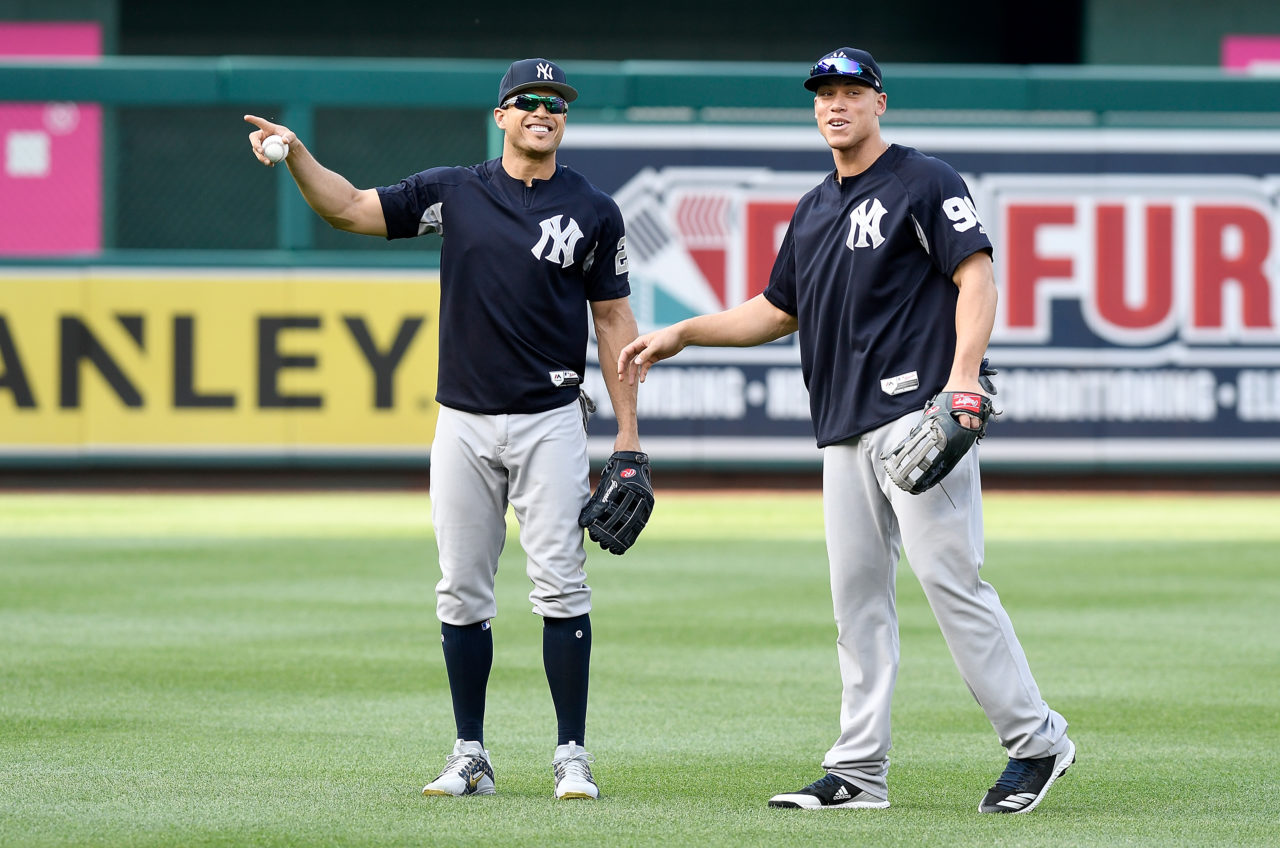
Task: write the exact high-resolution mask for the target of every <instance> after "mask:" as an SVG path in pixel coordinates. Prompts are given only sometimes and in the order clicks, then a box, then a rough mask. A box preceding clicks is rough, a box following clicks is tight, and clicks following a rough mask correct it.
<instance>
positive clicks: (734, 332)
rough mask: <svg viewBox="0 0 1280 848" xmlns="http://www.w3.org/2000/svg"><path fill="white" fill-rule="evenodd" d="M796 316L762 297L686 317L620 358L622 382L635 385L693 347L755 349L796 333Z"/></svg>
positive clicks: (632, 346)
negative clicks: (658, 365) (663, 362)
mask: <svg viewBox="0 0 1280 848" xmlns="http://www.w3.org/2000/svg"><path fill="white" fill-rule="evenodd" d="M796 326H797V325H796V316H794V315H791V314H789V313H787V312H783V311H782V310H781V309H779V308H778V307H776V306H774V305H773V304H772V303H770V302H769V301H768V299H766V298H765V296H764V295H762V294H759V295H756V296H755V297H753V298H751V300H748V301H747V302H746V303H743V304H740V305H738V306H735V307H734V308H733V309H726V310H725V311H724V312H716V313H714V314H712V315H699V316H697V317H696V318H686V319H685V320H684V321H681V322H679V323H678V324H672V325H671V326H670V327H664V328H663V329H661V330H656V331H654V332H652V333H646V334H644V335H643V336H640V337H639V338H638V339H636V340H635V341H633V342H632V343H631V344H629V345H627V346H626V347H625V348H623V349H622V353H621V354H619V356H618V380H619V381H620V382H626V383H628V384H632V385H634V384H635V382H636V380H637V378H638V379H639V381H640V382H642V383H643V382H644V379H645V377H646V376H648V374H649V369H650V368H652V367H653V364H654V363H655V362H659V361H661V360H663V359H668V358H670V357H672V356H675V355H676V354H677V353H679V352H680V351H682V350H684V349H685V348H686V347H689V346H690V345H694V346H699V347H751V346H753V345H758V344H764V343H765V342H771V341H773V340H774V339H780V338H782V337H783V336H786V335H789V334H791V333H794V332H795V331H796Z"/></svg>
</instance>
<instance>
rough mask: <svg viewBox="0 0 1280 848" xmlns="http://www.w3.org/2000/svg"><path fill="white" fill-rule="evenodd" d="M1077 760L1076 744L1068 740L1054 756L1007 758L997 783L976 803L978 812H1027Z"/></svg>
mask: <svg viewBox="0 0 1280 848" xmlns="http://www.w3.org/2000/svg"><path fill="white" fill-rule="evenodd" d="M1075 761H1076V746H1075V744H1074V743H1073V742H1072V741H1071V740H1070V739H1068V740H1067V747H1066V750H1064V751H1063V752H1062V753H1061V754H1058V755H1057V756H1056V757H1037V758H1036V759H1031V760H1009V765H1007V766H1005V769H1004V773H1003V774H1001V775H1000V779H999V780H997V781H996V785H995V786H993V787H991V788H990V789H988V790H987V794H986V796H985V797H983V799H982V803H980V804H978V812H980V813H1029V812H1031V811H1032V810H1034V809H1035V808H1036V805H1037V804H1039V803H1040V802H1041V801H1042V800H1044V796H1045V793H1047V792H1048V791H1049V787H1050V786H1052V785H1053V782H1054V781H1055V780H1057V779H1058V778H1060V777H1062V775H1064V774H1066V772H1067V769H1068V768H1070V767H1071V764H1072V763H1074V762H1075Z"/></svg>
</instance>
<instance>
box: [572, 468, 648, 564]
mask: <svg viewBox="0 0 1280 848" xmlns="http://www.w3.org/2000/svg"><path fill="white" fill-rule="evenodd" d="M652 512H653V484H652V482H650V479H649V455H648V454H644V453H640V452H639V451H614V453H613V456H611V457H609V461H608V462H607V463H605V466H604V470H603V471H602V472H600V484H599V485H598V486H596V490H595V493H594V494H592V495H591V497H590V498H589V499H588V500H587V505H586V506H584V507H583V508H582V512H581V514H579V515H578V524H579V525H581V526H582V527H586V528H587V533H588V534H589V535H590V536H591V541H593V542H599V543H600V547H602V548H604V549H605V550H606V551H608V552H609V553H612V554H618V555H622V554H625V553H626V552H627V549H628V548H630V547H631V546H632V545H634V544H635V543H636V539H637V538H638V537H639V536H640V531H641V530H643V529H644V526H645V524H647V523H648V522H649V515H650V514H651V513H652Z"/></svg>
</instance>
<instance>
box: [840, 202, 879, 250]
mask: <svg viewBox="0 0 1280 848" xmlns="http://www.w3.org/2000/svg"><path fill="white" fill-rule="evenodd" d="M886 211H888V210H886V209H885V208H884V205H883V204H881V203H880V198H878V197H873V198H871V199H870V200H864V201H862V203H861V204H859V205H858V208H856V209H854V210H853V211H852V212H850V213H849V237H848V238H847V239H845V241H844V243H845V245H846V246H847V247H848V248H849V249H850V250H856V249H857V248H859V247H870V248H871V249H872V250H875V249H876V248H877V247H879V246H880V245H882V244H884V236H882V235H880V219H881V218H883V217H884V213H885V212H886Z"/></svg>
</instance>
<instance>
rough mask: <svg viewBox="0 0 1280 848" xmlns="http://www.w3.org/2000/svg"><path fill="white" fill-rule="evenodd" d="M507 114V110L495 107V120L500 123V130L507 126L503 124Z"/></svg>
mask: <svg viewBox="0 0 1280 848" xmlns="http://www.w3.org/2000/svg"><path fill="white" fill-rule="evenodd" d="M506 116H507V110H505V109H502V108H500V107H498V106H494V107H493V122H494V123H495V124H497V125H498V129H500V130H503V129H506V127H504V126H503V123H504V119H505V118H506Z"/></svg>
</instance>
